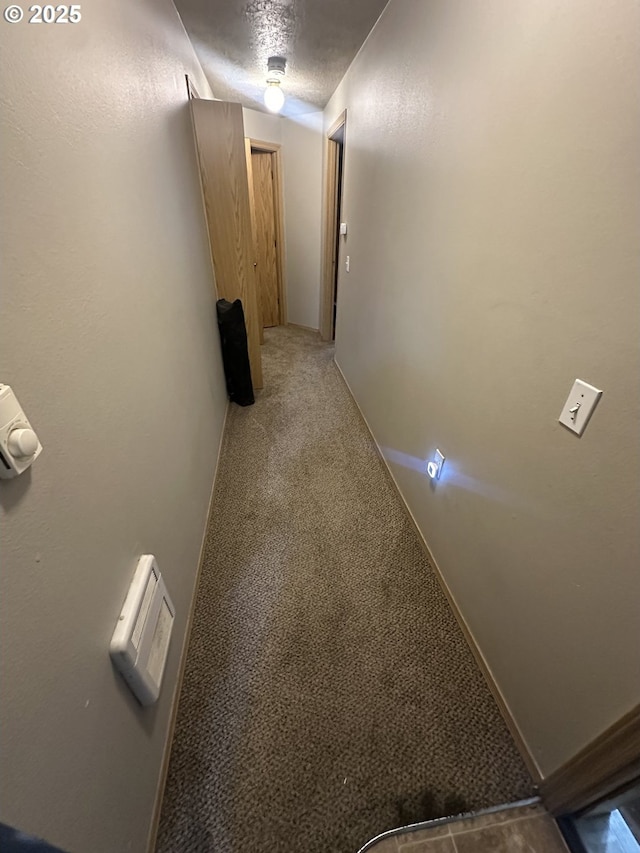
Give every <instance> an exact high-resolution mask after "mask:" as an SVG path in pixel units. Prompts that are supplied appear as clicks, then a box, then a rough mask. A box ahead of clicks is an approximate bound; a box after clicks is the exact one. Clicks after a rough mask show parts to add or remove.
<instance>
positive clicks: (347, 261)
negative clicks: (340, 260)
mask: <svg viewBox="0 0 640 853" xmlns="http://www.w3.org/2000/svg"><path fill="white" fill-rule="evenodd" d="M350 266H351V259H350V258H349V255H347V257H346V258H345V261H344V268H345V270H346V272H349V268H350Z"/></svg>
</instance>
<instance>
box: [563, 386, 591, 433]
mask: <svg viewBox="0 0 640 853" xmlns="http://www.w3.org/2000/svg"><path fill="white" fill-rule="evenodd" d="M600 397H602V391H600V390H599V389H598V388H594V387H593V385H589V383H588V382H583V381H582V379H576V381H575V382H574V383H573V388H572V389H571V392H570V393H569V396H568V397H567V402H566V403H565V404H564V408H563V409H562V412H561V413H560V417H559V418H558V420H559V421H560V423H561V424H563V425H564V426H566V427H567V428H568V429H570V430H572V431H573V432H575V433H576V434H577V435H582V433H583V432H584V429H585V427H586V425H587V424H588V423H589V418H590V417H591V415H592V414H593V410H594V409H595V407H596V406H597V405H598V400H599V399H600Z"/></svg>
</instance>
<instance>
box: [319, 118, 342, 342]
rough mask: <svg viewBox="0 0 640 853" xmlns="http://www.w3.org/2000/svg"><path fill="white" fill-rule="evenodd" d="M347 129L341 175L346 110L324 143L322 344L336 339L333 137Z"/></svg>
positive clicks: (335, 148)
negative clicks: (334, 324)
mask: <svg viewBox="0 0 640 853" xmlns="http://www.w3.org/2000/svg"><path fill="white" fill-rule="evenodd" d="M342 128H344V141H343V143H342V145H343V161H342V174H343V183H344V162H345V161H344V156H345V154H346V145H345V143H346V139H347V111H346V110H343V111H342V112H341V113H340V115H339V116H338V118H337V119H336V120H335V121H334V122H333V124H332V125H331V127H330V128H329V130H328V131H327V132H326V134H325V140H324V198H323V210H324V215H323V221H324V225H323V234H322V297H321V300H320V336H321V337H322V340H323V341H330V340H332V338H333V331H334V330H333V295H334V294H333V287H334V281H335V273H336V271H335V269H334V265H335V263H336V248H337V228H336V222H337V217H338V181H337V174H336V172H337V169H336V167H337V163H338V145H339V144H340V143H339V142H337V141H336V140H335V139H334V138H333V137H335V136H336V134H337V133H339V132H340V131H341V130H342Z"/></svg>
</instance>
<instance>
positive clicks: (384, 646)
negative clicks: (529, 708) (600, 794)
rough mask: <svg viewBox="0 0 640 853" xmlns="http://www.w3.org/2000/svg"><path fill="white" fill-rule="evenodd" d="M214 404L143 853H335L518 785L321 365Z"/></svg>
mask: <svg viewBox="0 0 640 853" xmlns="http://www.w3.org/2000/svg"><path fill="white" fill-rule="evenodd" d="M263 358H264V366H265V376H267V377H268V382H267V383H266V389H265V391H263V392H261V393H259V394H258V396H257V401H256V404H255V406H253V407H249V408H246V409H241V408H239V407H237V406H231V408H230V410H229V417H228V423H227V429H226V434H225V438H224V444H223V450H222V457H221V462H220V468H219V473H218V481H217V487H216V488H217V490H216V495H215V499H214V504H213V510H212V514H211V519H210V527H209V531H208V536H207V542H206V549H205V558H204V565H203V570H202V576H201V580H200V587H199V591H198V597H197V603H196V610H195V618H194V625H193V631H192V635H191V645H190V649H189V655H188V659H187V666H186V674H185V679H184V684H183V691H182V696H181V701H180V707H179V712H178V722H177V728H176V735H175V740H174V744H173V751H172V755H171V764H170V769H169V778H168V782H167V787H166V792H165V799H164V804H163V812H162V819H161V826H160V832H159V837H158V846H157V850H158V851H160V853H170V851H171V853H196V851H198V853H200V851H216V853H240V851H242V853H249V851H251V853H262V851H264V853H266V851H269V853H276V851H277V853H280V851H281V852H282V853H303V852H304V853H316V851H317V853H321V851H322V853H328V851H335V853H355V851H356V850H357V849H358V848H359V847H360V846H361V845H362V844H364V843H365V842H366V841H367V840H368V839H370V838H371V837H373V836H374V835H376V834H377V833H380V832H382V831H384V830H387V829H390V828H392V827H395V826H399V825H402V824H407V823H411V822H414V821H418V820H424V819H429V818H432V817H438V816H442V815H445V814H452V813H457V812H461V811H467V810H477V809H480V808H483V807H486V806H490V805H498V804H500V803H504V802H508V801H514V800H518V799H521V798H524V797H527V796H530V795H531V782H530V780H529V778H528V775H527V772H526V770H525V768H524V766H523V764H522V762H521V760H520V758H519V755H518V753H517V751H516V748H515V746H514V744H513V742H512V740H511V738H510V735H509V734H508V732H507V730H506V728H505V725H504V723H503V721H502V719H501V717H500V715H499V712H498V710H497V708H496V706H495V704H494V701H493V699H492V697H491V695H490V694H489V691H488V689H487V687H486V685H485V683H484V681H483V678H482V676H481V674H480V672H479V671H478V669H477V667H476V665H475V662H474V660H473V658H472V655H471V652H470V651H469V649H468V647H467V645H466V643H465V640H464V638H463V636H462V634H461V632H460V629H459V628H458V626H457V624H456V622H455V620H454V618H453V616H452V614H451V612H450V610H449V608H448V605H447V603H446V600H445V598H444V596H443V594H442V592H441V590H440V587H439V585H438V582H437V580H436V578H435V576H434V574H433V573H432V570H431V568H430V566H429V564H428V562H427V560H426V558H425V556H424V553H423V551H422V549H421V547H420V544H419V542H418V540H417V537H416V535H415V533H414V531H413V528H412V526H411V524H410V522H409V520H408V518H407V516H406V514H405V511H404V509H403V507H402V506H401V504H400V502H399V500H398V498H397V496H396V494H395V492H394V489H393V487H392V486H391V484H390V482H389V479H388V475H387V473H386V471H385V469H384V467H383V465H382V463H381V462H380V460H379V458H378V455H377V452H376V449H375V447H374V446H373V444H372V442H371V440H370V437H369V434H368V432H367V430H366V428H365V427H364V425H363V423H362V421H361V419H360V416H359V414H358V412H357V410H356V408H355V405H354V404H353V402H352V400H351V397H350V395H349V392H348V391H347V389H346V387H345V385H344V383H343V381H342V379H341V377H340V375H339V373H338V371H337V369H336V367H335V365H334V363H333V347H332V346H330V345H328V344H325V343H322V342H321V341H320V340H319V338H318V337H317V336H316V335H314V334H312V333H310V332H305V331H303V330H301V329H296V328H292V327H279V328H275V329H271V330H267V331H266V333H265V345H264V347H263Z"/></svg>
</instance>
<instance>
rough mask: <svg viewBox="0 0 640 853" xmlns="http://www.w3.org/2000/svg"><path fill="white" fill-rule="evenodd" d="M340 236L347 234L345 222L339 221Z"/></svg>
mask: <svg viewBox="0 0 640 853" xmlns="http://www.w3.org/2000/svg"><path fill="white" fill-rule="evenodd" d="M340 236H341V237H346V236H347V223H346V222H341V223H340Z"/></svg>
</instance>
